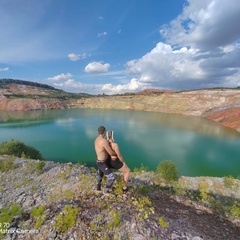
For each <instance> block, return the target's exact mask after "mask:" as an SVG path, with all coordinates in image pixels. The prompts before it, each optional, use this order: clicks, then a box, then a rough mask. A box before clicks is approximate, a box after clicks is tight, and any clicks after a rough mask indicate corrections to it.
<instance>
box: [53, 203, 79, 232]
mask: <svg viewBox="0 0 240 240" xmlns="http://www.w3.org/2000/svg"><path fill="white" fill-rule="evenodd" d="M77 214H78V208H77V207H76V206H74V207H73V206H71V205H66V206H65V207H64V209H63V212H62V213H59V214H58V215H57V218H56V221H55V223H54V227H55V228H56V229H57V230H59V231H61V232H66V231H67V230H68V228H69V227H73V226H74V225H75V223H76V221H77Z"/></svg>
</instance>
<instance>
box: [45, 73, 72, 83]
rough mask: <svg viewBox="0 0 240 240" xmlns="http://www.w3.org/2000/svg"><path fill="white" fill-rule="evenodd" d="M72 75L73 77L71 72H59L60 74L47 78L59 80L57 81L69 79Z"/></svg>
mask: <svg viewBox="0 0 240 240" xmlns="http://www.w3.org/2000/svg"><path fill="white" fill-rule="evenodd" d="M72 77H73V76H72V74H71V73H61V74H59V75H57V76H54V77H50V78H48V79H47V80H49V81H57V82H59V81H66V80H69V79H71V78H72Z"/></svg>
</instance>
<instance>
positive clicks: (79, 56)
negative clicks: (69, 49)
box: [68, 53, 87, 61]
mask: <svg viewBox="0 0 240 240" xmlns="http://www.w3.org/2000/svg"><path fill="white" fill-rule="evenodd" d="M68 58H69V60H70V61H78V60H80V59H85V58H87V54H86V53H82V54H76V53H69V54H68Z"/></svg>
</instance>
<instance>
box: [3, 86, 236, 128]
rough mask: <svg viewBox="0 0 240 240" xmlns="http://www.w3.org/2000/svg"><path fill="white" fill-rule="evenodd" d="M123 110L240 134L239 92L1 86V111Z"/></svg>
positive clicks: (230, 90) (224, 90)
mask: <svg viewBox="0 0 240 240" xmlns="http://www.w3.org/2000/svg"><path fill="white" fill-rule="evenodd" d="M65 108H98V109H123V110H141V111H154V112H162V113H174V114H183V115H191V116H199V117H207V118H209V119H211V120H214V121H216V122H218V123H220V124H222V125H224V126H226V127H230V128H233V129H236V130H237V131H240V89H239V88H237V89H205V90H194V91H182V92H176V91H160V90H158V91H157V90H151V91H145V92H141V93H136V94H128V95H127V94H125V95H117V96H105V95H104V96H91V95H87V94H75V95H74V94H70V93H66V92H63V91H60V90H57V89H54V88H47V87H46V86H45V85H44V86H41V85H40V86H39V84H38V85H37V86H35V85H23V84H17V83H11V84H5V85H1V88H0V110H7V111H17V110H39V109H65Z"/></svg>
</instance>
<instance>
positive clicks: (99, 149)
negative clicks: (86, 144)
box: [94, 134, 116, 161]
mask: <svg viewBox="0 0 240 240" xmlns="http://www.w3.org/2000/svg"><path fill="white" fill-rule="evenodd" d="M94 147H95V152H96V155H97V160H99V161H105V160H107V158H108V154H109V155H116V153H115V152H114V151H113V150H112V149H111V147H110V146H109V143H108V141H107V140H106V139H105V138H104V136H103V135H101V134H100V135H99V136H98V137H97V138H96V139H95V142H94Z"/></svg>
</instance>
